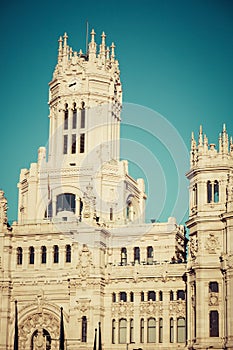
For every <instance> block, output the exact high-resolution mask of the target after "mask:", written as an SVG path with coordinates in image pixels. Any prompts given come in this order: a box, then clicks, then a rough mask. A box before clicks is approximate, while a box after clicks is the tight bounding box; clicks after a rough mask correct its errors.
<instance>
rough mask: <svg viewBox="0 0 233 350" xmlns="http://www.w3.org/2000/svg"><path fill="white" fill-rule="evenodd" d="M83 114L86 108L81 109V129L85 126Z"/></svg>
mask: <svg viewBox="0 0 233 350" xmlns="http://www.w3.org/2000/svg"><path fill="white" fill-rule="evenodd" d="M85 114H86V110H85V108H83V109H81V125H80V127H81V129H83V128H85Z"/></svg>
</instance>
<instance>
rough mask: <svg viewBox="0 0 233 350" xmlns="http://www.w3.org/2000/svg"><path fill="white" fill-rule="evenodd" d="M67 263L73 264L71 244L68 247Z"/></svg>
mask: <svg viewBox="0 0 233 350" xmlns="http://www.w3.org/2000/svg"><path fill="white" fill-rule="evenodd" d="M66 262H67V263H70V262H71V245H70V244H67V245H66Z"/></svg>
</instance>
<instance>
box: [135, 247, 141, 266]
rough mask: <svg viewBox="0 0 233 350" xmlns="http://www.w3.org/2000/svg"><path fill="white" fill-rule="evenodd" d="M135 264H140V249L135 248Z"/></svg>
mask: <svg viewBox="0 0 233 350" xmlns="http://www.w3.org/2000/svg"><path fill="white" fill-rule="evenodd" d="M134 262H137V263H140V248H139V247H134Z"/></svg>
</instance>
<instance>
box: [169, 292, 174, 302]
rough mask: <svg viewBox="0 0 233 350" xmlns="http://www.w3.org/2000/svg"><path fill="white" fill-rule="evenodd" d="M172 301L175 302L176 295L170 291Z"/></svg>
mask: <svg viewBox="0 0 233 350" xmlns="http://www.w3.org/2000/svg"><path fill="white" fill-rule="evenodd" d="M170 300H171V301H173V300H174V293H173V291H172V290H171V291H170Z"/></svg>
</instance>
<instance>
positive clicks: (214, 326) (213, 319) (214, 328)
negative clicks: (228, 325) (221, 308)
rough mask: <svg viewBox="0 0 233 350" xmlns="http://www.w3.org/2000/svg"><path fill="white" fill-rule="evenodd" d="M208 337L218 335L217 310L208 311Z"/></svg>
mask: <svg viewBox="0 0 233 350" xmlns="http://www.w3.org/2000/svg"><path fill="white" fill-rule="evenodd" d="M210 337H219V320H218V311H215V310H214V311H210Z"/></svg>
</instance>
